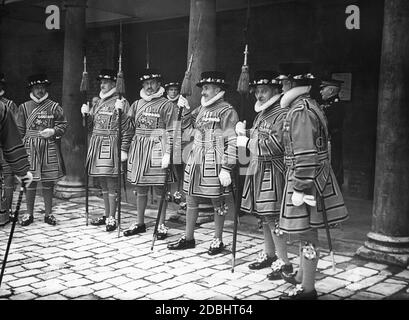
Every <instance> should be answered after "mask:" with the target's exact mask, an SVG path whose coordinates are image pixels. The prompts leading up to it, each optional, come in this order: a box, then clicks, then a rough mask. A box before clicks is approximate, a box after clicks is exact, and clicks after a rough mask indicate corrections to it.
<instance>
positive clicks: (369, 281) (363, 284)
mask: <svg viewBox="0 0 409 320" xmlns="http://www.w3.org/2000/svg"><path fill="white" fill-rule="evenodd" d="M385 278H386V276H380V275H376V276H373V277H369V278H366V279H363V280H361V281H358V282H354V283H351V284H349V285H347V286H346V287H345V288H346V289H348V290H352V291H359V290H362V289H365V288H367V287H370V286H373V285H374V284H376V283H378V282H381V281H383V280H385Z"/></svg>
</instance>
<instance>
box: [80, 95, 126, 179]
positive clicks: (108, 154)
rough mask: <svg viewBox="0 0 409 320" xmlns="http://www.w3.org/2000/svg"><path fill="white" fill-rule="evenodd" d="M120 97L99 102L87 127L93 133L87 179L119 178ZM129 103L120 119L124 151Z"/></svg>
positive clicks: (91, 114)
mask: <svg viewBox="0 0 409 320" xmlns="http://www.w3.org/2000/svg"><path fill="white" fill-rule="evenodd" d="M118 98H119V95H118V94H117V93H113V94H112V95H111V96H109V97H106V98H104V99H101V100H99V101H98V103H97V104H96V105H95V106H94V107H92V108H91V110H90V113H89V116H88V124H89V127H91V130H92V133H91V138H90V141H89V148H88V154H87V166H88V175H90V176H94V177H116V176H117V174H118V112H117V111H116V110H115V102H116V100H117V99H118ZM128 110H129V103H128V101H127V100H125V102H124V108H123V110H122V116H121V120H122V121H121V133H122V143H121V150H123V151H126V150H127V149H126V147H125V145H126V143H127V142H126V141H128V140H129V138H128V137H127V135H129V134H130V131H129V126H128V121H127V116H126V115H127V113H128Z"/></svg>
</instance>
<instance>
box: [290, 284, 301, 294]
mask: <svg viewBox="0 0 409 320" xmlns="http://www.w3.org/2000/svg"><path fill="white" fill-rule="evenodd" d="M303 291H304V287H303V286H302V284H297V285H296V286H295V288H294V289H292V290H291V291H290V292H289V293H288V296H289V297H295V296H298V295H299V294H300V293H302V292H303Z"/></svg>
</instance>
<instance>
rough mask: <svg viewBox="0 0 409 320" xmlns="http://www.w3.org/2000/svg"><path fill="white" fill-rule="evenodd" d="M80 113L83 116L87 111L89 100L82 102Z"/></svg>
mask: <svg viewBox="0 0 409 320" xmlns="http://www.w3.org/2000/svg"><path fill="white" fill-rule="evenodd" d="M81 113H82V115H83V116H85V114H88V113H89V102H87V103H86V104H85V103H84V104H83V105H82V107H81Z"/></svg>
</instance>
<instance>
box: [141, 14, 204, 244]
mask: <svg viewBox="0 0 409 320" xmlns="http://www.w3.org/2000/svg"><path fill="white" fill-rule="evenodd" d="M201 20H202V15H200V16H199V22H198V24H197V33H198V32H199V29H200V22H201ZM197 33H196V34H197ZM197 40H198V38H196V40H195V43H194V47H193V50H192V53H191V55H190V59H189V63H188V67H187V70H186V72H185V76H184V78H183V82H182V86H181V88H180V94H181V95H182V96H183V97H185V98H186V97H187V96H190V95H191V94H192V84H191V76H192V73H191V70H192V63H193V56H194V53H195V51H196V47H197ZM147 57H149V56H148V55H147ZM182 112H183V107H180V106H179V110H178V118H177V123H178V124H180V122H181V119H182ZM176 133H177V132H176V130H175V135H176ZM172 157H173V148H172V149H171V151H170V159H171V162H172ZM170 174H171V164H169V166H168V168H167V169H166V177H165V184H164V186H163V191H162V195H161V198H160V203H159V208H158V215H157V216H156V221H155V228H154V230H153V238H152V245H151V250H153V246H154V245H155V240H156V237H157V234H158V227H159V220H160V217H161V213H162V208H163V204H164V202H165V199H166V193H167V187H168V183H167V181H168V179H169V176H170Z"/></svg>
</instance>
